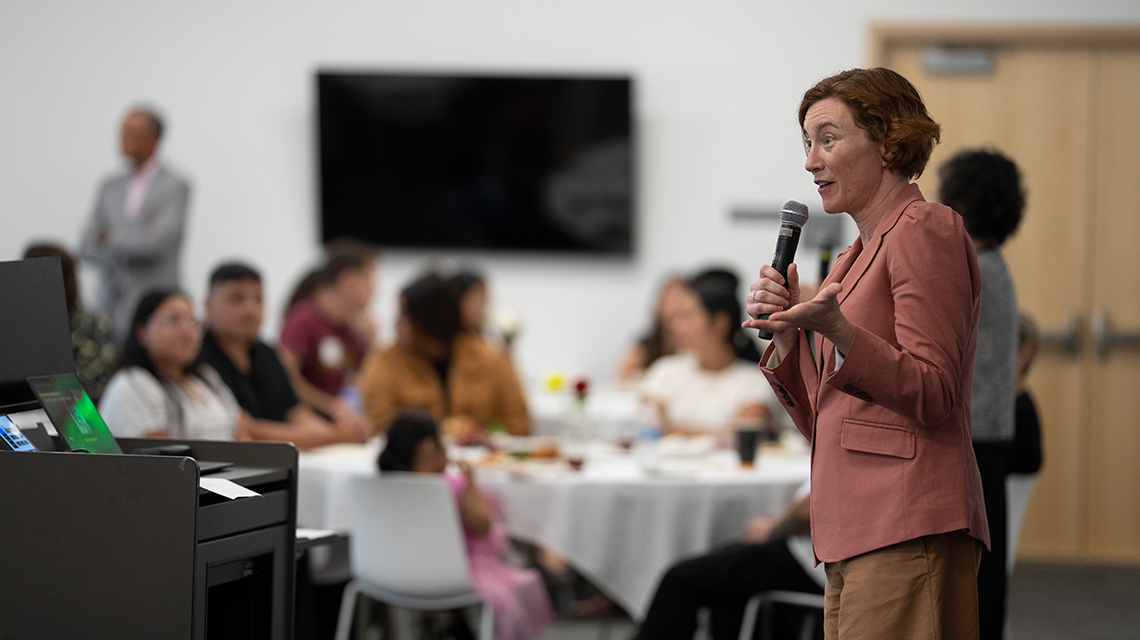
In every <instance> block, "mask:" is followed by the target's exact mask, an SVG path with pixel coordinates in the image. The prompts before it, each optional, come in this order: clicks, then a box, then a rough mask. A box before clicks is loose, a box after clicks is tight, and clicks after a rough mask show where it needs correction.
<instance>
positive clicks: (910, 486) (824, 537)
mask: <svg viewBox="0 0 1140 640" xmlns="http://www.w3.org/2000/svg"><path fill="white" fill-rule="evenodd" d="M832 282H840V283H842V284H843V292H842V293H841V294H840V295H839V308H840V309H841V310H842V311H843V314H844V315H845V316H846V317H847V319H848V320H850V321H851V322H852V323H854V324H855V326H856V332H855V338H854V340H853V341H852V343H851V348H850V350H849V351H848V353H847V354H846V356H845V357H843V358H842V361H841V363H840V366H838V367H837V366H836V350H835V346H834V345H833V344H832V343H831V342H830V341H829V340H826V339H824V338H822V337H821V336H818V335H815V334H813V333H810V332H804V331H801V332H800V336H799V341H798V343H797V345H796V347H795V348H793V349H792V350H791V351H790V352H789V353H788V354H787V355H786V357H785V358H784V359H783V361H782V362H779V363H778V364H775V365H774V366H771V367H769V366H763V365H766V364H771V359H772V356H773V353H774V351H773V349H774V347H769V349H768V351H767V352H766V353H765V354H764V357H763V359H762V360H761V365H762V366H761V369H762V370H763V372H764V374H765V376H767V378H768V381H769V382H770V383H771V384H772V388H773V389H774V390H775V391H776V396H777V397H778V398H779V399H780V402H782V403H783V405H784V407H786V408H787V410H788V413H789V414H791V417H792V420H794V421H795V424H796V426H797V427H798V428H799V430H800V431H801V432H802V433H803V434H804V435H805V436H807V438H808V439H809V440H810V441H811V534H812V535H811V537H812V544H813V546H814V548H815V555H816V559H817V560H819V561H822V562H838V561H840V560H846V559H848V558H851V557H854V556H857V555H859V554H862V553H866V552H868V551H874V550H876V549H881V548H883V547H886V546H889V545H892V544H896V543H899V542H905V541H907V540H913V539H915V538H919V537H922V536H926V535H933V534H939V533H946V532H950V531H958V530H964V531H965V532H967V533H968V534H969V535H970V536H973V537H974V538H977V539H978V540H981V541H982V542H983V543H984V544H986V545H987V546H988V545H989V529H988V527H987V525H986V516H985V507H984V504H983V501H982V483H981V478H980V476H979V474H978V465H977V462H976V461H975V460H974V450H973V447H972V445H971V442H970V383H971V378H972V375H973V370H974V344H975V341H976V339H977V323H978V290H979V276H978V263H977V258H976V256H975V253H974V245H973V243H972V242H971V241H970V237H969V236H968V235H967V234H966V230H965V228H964V227H963V226H962V219H961V218H960V217H959V216H958V214H956V213H955V212H954V211H953V210H951V209H950V208H948V207H945V206H943V205H939V204H930V203H927V202H926V201H925V200H924V199H923V197H922V193H921V192H920V191H919V189H918V187H917V186H916V185H913V184H912V185H909V186H908V187H906V188H905V189H904V190H903V191H902V192H901V193H900V194H899V195H898V196H896V198H895V200H894V201H893V202H892V203H891V205H890V207H889V209H888V211H887V212H886V214H884V215H883V217H882V219H881V220H880V221H879V224H878V225H877V226H876V228H875V232H874V235H873V236H872V238H871V240H870V242H868V243H867V245H866V246H863V242H862V239H856V240H855V242H854V243H852V245H851V246H850V247H848V248H847V249H846V250H845V251H844V252H843V253H842V254H840V255H839V257H838V258H836V260H835V265H834V267H833V268H832V270H831V273H830V274H829V275H828V277H827V279H826V280H824V284H825V285H826V284H830V283H832Z"/></svg>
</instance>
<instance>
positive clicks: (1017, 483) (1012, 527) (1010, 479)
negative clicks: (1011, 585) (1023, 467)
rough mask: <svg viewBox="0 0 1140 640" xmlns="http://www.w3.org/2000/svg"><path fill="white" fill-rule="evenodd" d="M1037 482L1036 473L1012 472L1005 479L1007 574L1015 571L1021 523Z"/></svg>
mask: <svg viewBox="0 0 1140 640" xmlns="http://www.w3.org/2000/svg"><path fill="white" fill-rule="evenodd" d="M1036 484H1037V474H1036V473H1031V474H1030V473H1024V474H1023V473H1011V474H1010V475H1008V476H1006V479H1005V495H1006V501H1005V508H1006V533H1007V540H1008V546H1006V554H1005V558H1006V567H1005V569H1006V574H1007V575H1009V574H1012V573H1013V563H1014V561H1016V560H1017V544H1018V541H1020V540H1021V525H1022V524H1023V523H1024V521H1025V510H1026V509H1028V508H1029V498H1030V497H1031V496H1032V495H1033V487H1034V485H1036Z"/></svg>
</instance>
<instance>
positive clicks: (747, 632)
mask: <svg viewBox="0 0 1140 640" xmlns="http://www.w3.org/2000/svg"><path fill="white" fill-rule="evenodd" d="M761 600H762V598H761V597H760V596H752V598H751V599H749V600H748V604H746V605H744V619H743V620H741V621H740V640H752V632H753V631H755V630H756V614H757V613H758V612H759V611H760V601H761Z"/></svg>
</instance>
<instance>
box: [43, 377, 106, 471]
mask: <svg viewBox="0 0 1140 640" xmlns="http://www.w3.org/2000/svg"><path fill="white" fill-rule="evenodd" d="M28 385H29V386H30V387H31V388H32V391H34V392H35V394H36V397H37V398H39V399H40V404H42V405H43V407H44V411H46V412H47V414H48V417H49V418H51V423H52V424H54V425H55V430H56V431H58V432H59V436H60V437H61V438H63V440H64V442H66V443H67V446H69V447H71V448H72V449H86V450H88V451H90V452H91V453H122V452H123V450H122V449H121V448H120V447H119V443H118V442H115V437H114V436H112V435H111V430H110V429H108V428H107V424H106V423H105V422H103V417H102V416H100V415H99V412H98V411H97V410H96V409H95V403H94V402H91V396H88V395H87V392H86V391H84V389H83V385H82V384H80V383H79V378H77V377H76V376H75V374H74V373H58V374H55V375H50V376H34V377H31V378H28Z"/></svg>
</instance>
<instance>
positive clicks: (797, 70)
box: [0, 0, 1140, 379]
mask: <svg viewBox="0 0 1140 640" xmlns="http://www.w3.org/2000/svg"><path fill="white" fill-rule="evenodd" d="M935 20H940V21H952V22H963V21H977V22H1003V23H1009V22H1016V23H1025V22H1050V23H1056V22H1064V23H1073V22H1079V23H1089V22H1097V23H1113V24H1116V23H1120V22H1129V23H1131V24H1136V23H1137V22H1138V21H1140V3H1137V2H1134V1H1126V0H1010V1H1007V2H994V1H993V0H964V1H959V2H953V3H951V2H944V1H943V2H937V3H934V2H930V3H925V2H921V3H920V2H914V1H913V0H910V1H905V2H904V1H901V0H866V1H864V2H861V3H860V2H852V1H851V0H820V1H817V2H813V3H795V2H787V3H765V2H762V1H758V0H750V1H733V2H729V1H713V0H694V1H688V0H686V1H666V0H539V1H536V0H529V1H523V0H517V1H512V0H416V1H414V2H391V1H378V0H373V1H365V0H330V1H326V2H302V1H300V0H293V1H282V0H279V1H274V2H270V1H247V2H233V1H232V0H231V1H217V0H200V1H198V2H194V3H177V4H176V3H158V2H148V1H144V0H120V1H118V2H101V3H88V2H76V1H62V0H56V1H53V2H34V1H33V0H0V259H3V260H7V259H15V258H18V257H19V254H20V252H21V251H22V248H23V246H24V245H25V243H26V242H28V241H29V240H31V239H34V238H56V239H61V240H63V241H65V242H66V243H67V244H69V245H71V246H74V244H75V242H76V241H77V239H78V234H79V230H80V228H81V226H82V224H83V222H84V220H85V219H86V217H87V215H88V214H89V210H90V206H91V201H92V199H93V197H94V193H95V189H96V186H97V184H98V182H99V181H100V180H101V179H102V178H103V177H104V176H105V175H106V174H107V173H108V172H110V171H112V170H113V169H115V167H116V166H117V163H118V162H119V159H118V157H117V153H116V149H117V142H116V133H117V126H118V121H119V119H120V117H121V116H122V114H123V112H124V109H125V108H126V107H127V106H128V105H129V104H131V103H133V102H136V101H138V100H145V101H148V102H153V103H154V104H157V105H159V106H160V107H161V108H162V109H163V110H164V111H165V112H166V114H167V116H168V124H169V135H168V137H167V139H166V141H165V144H164V147H163V155H164V157H166V158H167V159H169V161H170V162H171V163H172V164H174V165H176V166H178V167H181V168H182V169H183V170H184V172H185V173H187V174H189V175H190V176H192V178H193V182H194V192H193V200H192V208H191V222H190V227H189V235H188V238H187V245H186V252H185V256H184V265H183V266H184V274H185V279H186V281H185V285H186V287H187V288H188V290H189V291H190V292H191V293H192V294H193V295H194V296H195V298H196V299H197V298H200V296H201V294H202V291H203V289H204V283H203V280H204V279H205V277H206V275H207V273H208V271H209V269H210V268H211V267H212V266H213V265H214V264H216V263H217V262H218V261H219V260H220V259H223V258H226V257H235V256H240V257H244V258H246V259H248V260H250V261H251V262H253V263H254V264H257V265H259V266H261V267H262V268H263V269H264V271H265V273H266V274H267V276H268V294H269V304H270V308H271V309H273V313H271V316H272V318H271V321H270V325H269V326H268V327H267V333H270V334H271V333H272V332H273V331H275V330H276V327H277V320H278V318H277V317H276V316H277V310H278V309H279V308H280V305H281V303H282V302H283V298H284V296H285V295H286V293H287V290H288V288H289V287H290V286H291V285H292V283H293V281H294V279H295V278H296V277H297V276H298V274H299V273H300V272H301V271H302V270H303V269H304V268H305V267H307V266H308V265H309V264H310V263H311V262H312V261H314V260H315V259H316V256H317V220H316V214H315V206H314V202H315V194H314V180H313V176H314V171H315V166H314V160H313V157H314V156H313V108H314V97H313V73H314V71H315V70H316V69H317V68H318V67H342V68H343V67H353V68H400V69H428V70H441V69H442V70H463V69H470V70H476V69H477V70H481V71H482V70H487V71H495V70H506V71H518V70H529V71H549V72H573V71H605V72H628V73H632V74H633V75H634V76H635V77H636V79H637V83H638V84H637V91H638V95H637V114H638V119H639V135H640V146H639V156H640V174H639V186H640V194H639V200H640V220H639V235H638V238H637V245H638V252H637V255H636V258H635V259H633V260H628V261H614V260H604V261H602V260H590V259H582V258H539V257H528V258H521V257H507V256H492V257H485V256H480V255H476V254H467V255H460V256H452V255H447V256H445V255H441V254H419V253H389V254H386V255H385V257H384V261H383V266H382V272H381V280H380V283H381V284H380V295H379V297H378V300H377V304H376V310H377V313H378V314H379V315H380V317H381V319H382V320H383V321H384V335H385V337H386V338H388V337H390V336H391V335H392V334H391V330H390V328H389V326H388V322H387V321H388V320H389V319H390V318H391V315H392V306H393V296H394V294H395V292H396V291H397V290H398V289H399V287H400V286H401V284H402V283H403V282H404V281H406V280H407V279H408V278H409V277H410V276H411V275H412V274H414V273H415V272H416V271H418V270H419V269H420V268H421V267H423V266H424V265H426V264H430V263H439V262H440V261H443V263H444V264H445V265H454V264H465V265H476V266H479V267H481V268H482V269H483V270H485V271H486V272H487V273H488V274H489V275H490V276H491V278H492V286H493V289H494V295H495V297H496V299H497V300H498V301H500V302H504V303H508V304H510V305H512V306H515V307H517V308H518V309H520V310H521V312H522V314H523V316H524V318H525V321H526V325H527V326H526V329H525V333H524V334H523V336H522V338H521V340H520V343H519V351H518V355H519V360H520V365H521V367H522V370H523V371H524V372H525V374H526V375H527V376H528V377H530V378H534V377H537V376H539V375H541V374H542V373H543V372H545V371H547V370H549V369H551V368H560V369H563V370H566V371H569V372H583V373H586V374H588V375H590V376H592V377H594V378H600V379H604V378H608V377H609V376H610V374H611V372H612V370H613V367H614V365H615V363H616V360H617V357H618V354H619V352H620V351H621V350H622V349H623V348H624V346H625V345H626V344H627V343H629V342H630V340H631V339H632V338H633V337H634V336H635V335H636V334H637V333H638V332H639V331H641V330H642V329H643V328H644V326H645V324H646V322H647V320H648V312H649V306H650V303H651V300H652V297H653V295H654V292H655V289H656V285H657V282H658V280H659V278H660V276H661V275H662V274H663V273H665V272H667V271H671V270H691V269H694V268H696V267H698V266H700V265H702V264H705V263H709V262H716V263H720V264H729V265H733V266H735V267H737V268H738V269H739V270H740V272H741V274H742V277H744V278H745V279H746V280H747V279H748V278H749V277H750V276H751V274H752V273H754V272H755V270H756V269H757V268H758V267H759V265H760V264H761V263H763V262H765V261H767V260H769V259H770V258H771V252H772V247H773V245H774V231H775V224H774V223H734V222H732V221H731V220H730V219H729V215H728V214H729V212H730V210H731V209H732V208H733V207H735V206H737V205H747V206H771V205H776V206H778V205H779V204H780V203H782V202H783V201H784V200H787V199H790V198H795V199H798V200H801V201H803V202H806V203H808V204H809V206H812V207H813V213H814V212H815V211H816V210H818V198H817V197H816V196H815V195H814V193H813V192H812V185H811V183H810V180H809V179H808V178H809V177H808V175H807V174H806V173H804V172H803V169H802V163H803V154H802V150H801V147H800V143H799V137H798V134H797V128H796V125H795V120H794V111H795V107H796V105H797V103H798V99H799V96H800V95H801V94H802V92H803V91H804V89H806V88H807V87H808V86H810V84H811V83H812V82H813V81H815V80H816V79H818V78H820V77H823V76H825V75H829V74H831V73H833V72H835V71H837V70H840V69H843V68H847V67H851V66H858V65H861V64H865V63H866V59H865V51H866V45H867V25H868V24H869V23H870V22H873V21H894V22H898V21H912V22H914V21H935Z"/></svg>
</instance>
